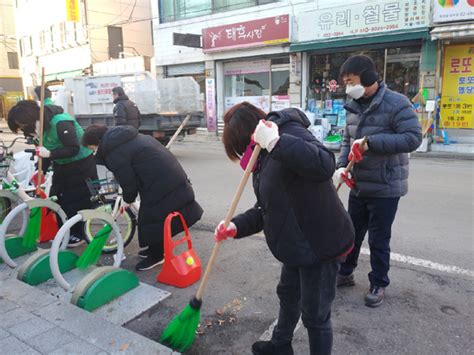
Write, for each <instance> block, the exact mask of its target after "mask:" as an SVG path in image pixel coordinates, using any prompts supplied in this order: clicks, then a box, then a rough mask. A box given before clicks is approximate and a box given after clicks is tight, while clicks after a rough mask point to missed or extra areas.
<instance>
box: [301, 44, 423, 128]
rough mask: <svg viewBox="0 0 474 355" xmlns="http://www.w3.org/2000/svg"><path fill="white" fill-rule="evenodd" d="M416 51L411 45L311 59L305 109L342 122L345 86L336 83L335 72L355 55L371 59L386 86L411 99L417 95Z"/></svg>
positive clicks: (323, 55)
mask: <svg viewBox="0 0 474 355" xmlns="http://www.w3.org/2000/svg"><path fill="white" fill-rule="evenodd" d="M420 50H421V46H419V45H414V46H406V47H397V48H387V49H384V48H380V49H370V50H365V51H348V52H341V53H331V54H316V55H314V56H312V57H311V59H310V83H309V87H308V96H307V109H308V110H309V111H311V112H315V113H317V114H318V115H319V116H323V117H325V116H328V117H333V116H334V118H335V120H338V119H339V121H340V122H344V117H345V110H344V109H343V105H344V102H345V101H346V99H347V96H346V93H345V86H344V85H343V84H342V83H341V82H340V80H339V79H340V78H339V70H340V68H341V66H342V64H343V63H344V62H345V61H346V60H347V59H348V58H349V57H350V56H353V55H357V54H364V55H367V56H369V57H371V58H372V60H373V61H374V62H375V66H376V69H377V71H378V73H379V74H380V79H383V80H384V81H385V83H386V85H387V87H388V88H390V89H392V90H394V91H397V92H400V93H402V94H404V95H406V96H407V97H408V98H410V99H411V98H412V97H413V96H415V95H416V93H417V92H418V76H419V62H420Z"/></svg>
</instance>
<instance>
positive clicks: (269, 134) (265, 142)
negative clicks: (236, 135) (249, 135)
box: [253, 120, 280, 153]
mask: <svg viewBox="0 0 474 355" xmlns="http://www.w3.org/2000/svg"><path fill="white" fill-rule="evenodd" d="M253 139H254V141H255V143H257V144H258V145H259V146H260V147H262V149H266V150H267V151H268V152H269V153H270V152H271V151H272V149H273V148H274V147H275V145H276V144H277V143H278V140H279V139H280V135H279V134H278V126H277V125H276V123H274V122H271V121H266V120H260V122H259V123H258V125H257V128H255V132H254V133H253Z"/></svg>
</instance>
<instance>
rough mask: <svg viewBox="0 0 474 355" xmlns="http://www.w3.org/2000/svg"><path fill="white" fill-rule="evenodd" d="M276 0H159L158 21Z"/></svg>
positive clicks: (175, 19) (184, 17)
mask: <svg viewBox="0 0 474 355" xmlns="http://www.w3.org/2000/svg"><path fill="white" fill-rule="evenodd" d="M277 1H278V0H159V7H160V21H161V22H162V23H163V22H171V21H177V20H182V19H186V18H192V17H199V16H203V15H208V14H211V13H215V12H223V11H231V10H237V9H242V8H247V7H250V6H257V5H263V4H269V3H273V2H277Z"/></svg>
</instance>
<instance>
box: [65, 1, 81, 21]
mask: <svg viewBox="0 0 474 355" xmlns="http://www.w3.org/2000/svg"><path fill="white" fill-rule="evenodd" d="M78 2H79V0H66V21H70V22H79V21H80V17H79V3H78Z"/></svg>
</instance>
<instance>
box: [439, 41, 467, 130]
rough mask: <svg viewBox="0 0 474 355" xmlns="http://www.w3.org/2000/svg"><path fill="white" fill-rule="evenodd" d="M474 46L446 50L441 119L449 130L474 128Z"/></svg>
mask: <svg viewBox="0 0 474 355" xmlns="http://www.w3.org/2000/svg"><path fill="white" fill-rule="evenodd" d="M473 97H474V45H472V44H471V45H469V44H466V45H457V46H446V47H445V57H444V71H443V89H442V92H441V118H442V120H443V123H444V125H445V126H446V128H474V100H473Z"/></svg>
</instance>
